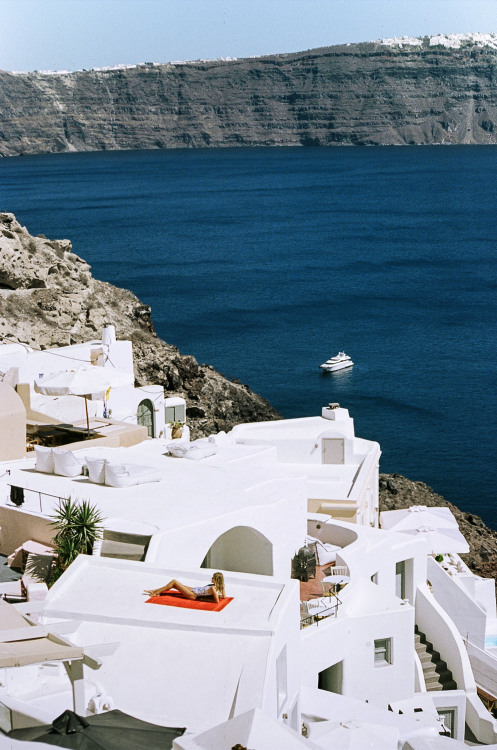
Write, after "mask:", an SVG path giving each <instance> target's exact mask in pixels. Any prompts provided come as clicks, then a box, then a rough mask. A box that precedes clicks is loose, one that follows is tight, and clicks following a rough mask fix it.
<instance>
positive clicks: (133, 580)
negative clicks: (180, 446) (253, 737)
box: [43, 555, 299, 637]
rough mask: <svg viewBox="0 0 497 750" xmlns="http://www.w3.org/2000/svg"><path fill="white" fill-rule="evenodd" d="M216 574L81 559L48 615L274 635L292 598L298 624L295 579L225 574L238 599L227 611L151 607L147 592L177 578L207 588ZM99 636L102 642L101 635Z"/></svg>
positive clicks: (52, 594) (61, 583) (51, 599)
mask: <svg viewBox="0 0 497 750" xmlns="http://www.w3.org/2000/svg"><path fill="white" fill-rule="evenodd" d="M212 572H213V571H210V570H207V569H205V568H204V569H199V570H194V571H191V570H177V569H174V568H159V567H156V566H152V565H148V564H143V563H138V562H134V561H125V560H111V559H107V558H99V557H94V556H92V557H89V556H88V555H79V556H78V558H77V559H76V561H75V562H74V563H73V564H72V565H71V566H70V568H68V570H67V571H66V573H64V575H63V576H62V577H61V578H60V579H59V580H58V581H57V582H56V583H55V584H54V586H53V587H52V588H51V589H50V590H49V592H48V595H47V598H46V600H45V602H44V606H43V616H44V617H49V618H51V619H53V618H60V617H62V618H65V619H74V620H88V621H93V622H100V623H103V622H107V623H114V624H119V625H128V626H134V627H138V628H161V629H164V628H166V629H171V630H176V629H178V628H181V630H182V631H187V630H203V631H205V632H213V633H219V632H221V631H226V630H228V631H233V632H235V631H237V632H239V633H242V634H246V635H251V634H256V633H258V634H264V633H266V634H270V633H271V632H273V630H274V627H275V623H276V622H277V619H278V617H279V613H280V609H281V606H282V602H283V599H285V598H287V597H290V596H291V597H292V599H293V602H294V608H295V623H296V624H297V625H298V622H299V615H298V593H296V592H298V586H299V582H298V581H296V580H293V579H288V580H287V581H285V582H281V581H275V579H274V578H269V577H267V576H251V575H249V574H246V573H228V572H225V574H224V576H225V586H226V595H227V596H228V597H230V598H231V597H233V601H231V602H230V603H229V604H228V605H227V606H226V607H225V608H224V609H223V610H222V611H221V612H211V611H203V610H197V609H184V608H182V607H170V606H166V605H158V604H145V603H146V601H147V599H148V598H149V596H148V594H145V593H144V590H145V589H154V588H158V587H160V586H163V585H164V584H165V583H167V582H168V581H170V580H171V579H172V578H176V579H178V580H179V581H181V582H182V583H185V584H186V585H187V586H203V585H205V584H206V583H209V582H210V580H211V576H212ZM292 592H293V593H292ZM281 597H283V599H282V598H281ZM95 632H96V635H97V637H98V631H95Z"/></svg>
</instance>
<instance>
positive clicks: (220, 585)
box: [212, 573, 226, 599]
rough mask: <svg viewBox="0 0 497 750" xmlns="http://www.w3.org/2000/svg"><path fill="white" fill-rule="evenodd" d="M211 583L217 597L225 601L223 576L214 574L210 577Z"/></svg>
mask: <svg viewBox="0 0 497 750" xmlns="http://www.w3.org/2000/svg"><path fill="white" fill-rule="evenodd" d="M212 583H213V584H214V588H215V589H216V591H217V595H218V596H219V598H220V599H226V592H225V590H224V576H223V574H222V573H214V575H213V576H212Z"/></svg>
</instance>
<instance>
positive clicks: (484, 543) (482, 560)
mask: <svg viewBox="0 0 497 750" xmlns="http://www.w3.org/2000/svg"><path fill="white" fill-rule="evenodd" d="M410 505H426V506H427V507H434V506H437V505H438V506H440V505H441V506H445V507H447V508H449V509H450V510H451V511H452V513H453V514H454V516H455V518H456V520H457V522H458V524H459V529H460V531H461V533H462V534H463V536H464V537H465V538H466V540H467V542H468V544H469V547H470V551H469V553H468V554H467V555H461V558H462V559H463V560H464V561H465V563H466V564H467V565H468V567H469V568H471V570H472V571H473V573H476V574H477V575H480V576H482V577H483V578H495V579H497V531H495V530H494V529H491V528H489V527H488V526H486V525H485V523H484V522H483V521H482V519H481V518H480V516H477V515H475V514H474V513H469V512H466V511H464V510H461V509H460V508H458V507H457V506H456V505H453V503H450V502H449V501H448V500H445V498H443V497H442V496H441V495H438V494H437V493H436V492H434V490H432V488H431V487H429V486H428V485H427V484H425V483H424V482H415V481H412V480H411V479H407V478H406V477H404V476H402V475H401V474H380V512H381V511H382V510H399V509H400V508H408V507H409V506H410Z"/></svg>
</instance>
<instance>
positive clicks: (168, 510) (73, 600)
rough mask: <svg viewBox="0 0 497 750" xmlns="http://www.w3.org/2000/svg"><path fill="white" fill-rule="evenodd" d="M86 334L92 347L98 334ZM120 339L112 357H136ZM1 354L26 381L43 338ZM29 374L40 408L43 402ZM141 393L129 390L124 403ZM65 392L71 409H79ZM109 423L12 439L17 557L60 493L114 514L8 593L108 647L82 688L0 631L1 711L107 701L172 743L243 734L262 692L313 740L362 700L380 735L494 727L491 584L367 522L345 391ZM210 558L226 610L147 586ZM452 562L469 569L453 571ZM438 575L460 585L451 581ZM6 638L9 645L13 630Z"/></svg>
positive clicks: (7, 497)
mask: <svg viewBox="0 0 497 750" xmlns="http://www.w3.org/2000/svg"><path fill="white" fill-rule="evenodd" d="M121 343H123V342H116V343H115V344H112V346H116V345H117V344H121ZM88 347H89V348H88V351H87V354H88V355H89V356H90V361H91V356H92V349H96V350H98V349H99V348H100V347H102V342H100V345H98V344H95V343H92V344H91V345H88ZM102 348H103V347H102ZM70 349H73V348H72V347H70ZM125 349H126V347H124V346H123V347H122V354H123V357H122V359H121V360H120V366H121V367H124V368H125V367H128V368H129V366H130V359H129V355H128V353H126V351H125ZM114 351H115V353H116V357H117V352H119V351H120V349H119V347H117V348H116V349H115V350H114ZM17 353H19V352H11V353H10V354H9V355H8V357H11V356H13V355H14V354H17ZM59 353H60V352H59ZM80 353H81V352H80V351H79V350H78V352H75V351H73V352H72V355H73V358H76V354H78V357H79V355H80ZM28 354H29V353H28ZM66 354H67V352H66ZM52 355H53V356H54V357H57V356H58V353H57V352H52V353H51V355H50V356H52ZM40 356H41V355H40ZM100 356H101V353H97V355H96V361H97V363H98V358H99V357H100ZM8 357H7V358H6V359H4V368H5V363H8V362H10V365H9V367H8V368H7V370H5V369H4V372H6V379H9V378H10V379H12V378H17V380H18V386H20V387H18V389H19V390H20V391H22V390H23V388H22V383H23V382H24V383H31V382H32V381H31V380H30V378H31V377H32V379H33V381H34V380H35V379H36V375H37V374H38V375H39V372H38V373H37V369H38V370H39V367H38V368H37V367H36V366H35V365H34V362H35V361H36V360H37V357H33V358H32V359H31V360H30V357H29V356H26V357H24V354H21V364H17V365H16V364H14V363H13V362H14V360H13V359H10V360H9V359H8ZM126 358H127V359H126ZM24 360H26V361H24ZM112 360H113V362H114V361H117V360H116V359H115V357H114V355H113V357H112ZM39 361H42V362H46V361H48V360H45V359H44V358H42V359H41V360H39ZM1 362H2V356H1V351H0V363H1ZM28 362H30V365H29V368H28V364H27V363H28ZM97 366H98V364H97ZM23 367H24V368H25V369H24V370H23V369H22V368H23ZM16 368H17V374H16V373H15V370H16ZM0 369H3V368H2V366H1V364H0ZM11 382H12V380H11ZM29 388H30V395H31V397H32V398H33V399H34V403H35V404H36V407H37V409H36V415H37V420H38V423H40V422H41V420H42V416H43V412H42V407H43V408H45V409H46V408H47V407H46V405H47V403H49V402H42V401H41V400H37V397H36V396H35V394H34V392H33V391H32V390H31V386H29ZM25 390H26V388H25ZM116 390H117V389H116ZM12 394H13V395H12ZM141 395H142V394H140V393H135V391H134V390H132V391H130V393H129V396H130V399H131V401H130V403H131V404H132V405H133V404H135V403H136V401H137V399H139V398H140V397H141ZM111 397H112V393H111ZM74 398H75V397H73V400H74ZM0 399H2V403H3V404H4V405H5V409H4V413H3V415H2V414H0V421H1V422H2V425H4V426H5V428H6V430H7V432H8V434H12V435H14V434H17V433H19V434H21V433H22V430H23V429H25V427H26V424H25V422H24V423H23V424H20V423H21V422H22V420H23V419H24V420H25V406H24V405H23V403H22V402H21V400H20V398H19V397H18V396H17V395H16V394H15V393H14V391H12V390H11V389H10V388H9V387H8V386H7V385H5V383H4V385H3V386H2V390H1V391H0ZM26 400H27V399H26V393H24V403H26ZM80 400H81V399H80ZM124 404H125V393H124V392H123V393H122V402H121V401H120V400H119V399H118V398H117V394H116V400H115V401H114V402H113V406H112V407H111V408H112V409H113V414H112V416H113V417H114V416H115V413H116V412H115V411H114V410H116V411H117V412H118V413H119V414H120V413H121V412H119V409H120V408H121V406H122V409H123V412H122V413H124V412H126V413H128V414H129V413H130V412H132V411H133V410H134V408H135V406H134V405H133V406H132V407H130V408H129V409H128V410H126V409H125V406H124ZM95 405H96V406H97V408H100V405H98V404H95ZM28 408H29V409H31V410H32V413H35V409H33V406H32V405H31V403H30V405H29V406H28ZM70 408H71V409H72V408H73V407H72V406H70ZM107 408H109V406H108V404H107ZM23 409H24V411H23ZM57 409H58V410H59V416H60V417H63V418H64V420H65V421H66V422H69V421H70V416H69V414H70V413H72V412H68V413H67V416H66V412H65V411H64V410H63V404H62V405H61V404H58V406H57ZM102 409H103V405H102ZM38 410H39V411H38ZM99 419H101V420H102V421H103V422H105V421H106V420H105V418H104V417H103V413H102V416H98V415H97V413H95V415H94V416H92V420H96V421H98V420H99ZM54 421H55V420H54ZM107 422H108V424H107V426H109V427H114V428H115V430H114V432H113V431H112V430H110V431H108V433H107V434H105V433H104V434H103V435H102V434H101V433H99V432H98V429H95V430H94V436H93V438H92V439H90V440H79V439H78V442H77V443H75V444H74V443H73V444H66V445H65V446H62V447H59V448H54V449H52V448H50V446H45V449H43V446H41V449H40V447H38V446H35V450H33V451H29V452H27V453H26V452H24V451H22V450H21V448H20V447H19V446H20V443H19V442H17V443H16V445H17V446H18V447H17V451H18V454H19V455H11V454H9V455H8V456H7V458H8V460H6V461H4V462H3V464H2V465H1V466H0V469H2V470H3V476H2V477H1V478H0V479H1V484H0V553H2V554H4V555H11V554H14V555H15V554H16V550H19V551H18V553H17V556H18V559H20V557H22V549H23V547H24V550H25V553H26V554H25V555H24V557H26V556H27V555H28V553H29V552H30V551H31V552H33V551H38V552H39V548H38V547H36V545H34V546H33V543H34V542H36V543H38V544H39V545H45V547H47V546H49V545H50V544H51V541H52V536H53V530H52V527H51V525H50V520H51V515H52V514H53V512H54V510H55V509H56V508H57V506H58V504H59V502H60V500H61V499H64V498H71V499H72V500H73V501H81V500H88V501H89V502H90V503H91V504H93V505H96V506H97V507H98V508H99V510H100V511H101V513H102V515H103V516H104V519H105V520H104V534H103V539H102V541H101V543H99V544H97V545H96V547H95V549H94V552H93V555H92V556H91V557H88V556H82V555H80V556H79V557H78V559H77V560H76V561H75V562H74V563H73V564H72V565H71V566H70V567H69V568H68V570H67V571H66V572H65V573H64V575H63V576H62V577H61V578H60V579H59V581H57V583H56V584H55V585H54V586H53V587H52V588H51V589H50V590H49V591H48V593H47V591H46V588H44V587H43V584H37V585H33V583H32V582H31V581H30V580H27V589H28V592H27V593H28V596H27V600H26V601H24V602H22V603H20V604H17V605H12V606H16V607H17V609H18V611H19V612H22V613H30V614H31V617H32V618H34V619H35V621H36V622H38V623H39V624H40V625H42V626H43V627H44V628H49V629H50V628H58V629H59V631H60V629H61V628H62V629H65V632H66V633H68V635H67V636H66V638H67V640H68V642H69V644H71V645H72V646H73V647H79V648H80V649H82V650H83V652H84V653H88V654H90V653H93V652H95V653H97V652H98V653H100V654H102V656H101V659H99V660H98V663H97V662H96V661H95V660H93V662H92V666H93V669H88V668H87V667H85V668H84V683H83V682H82V681H81V680H80V681H79V682H78V683H77V690H76V688H75V686H74V685H75V683H71V681H70V679H69V677H68V675H67V673H66V671H65V670H64V668H63V667H62V666H61V664H59V665H57V664H54V663H53V662H51V661H50V660H49V661H45V660H43V659H41V660H40V661H39V662H37V663H34V664H26V665H25V666H19V667H12V666H1V665H2V661H1V652H2V649H1V644H0V709H1V710H0V722H1V723H0V726H1V728H2V729H4V730H6V729H8V728H10V727H11V726H21V725H23V724H29V723H36V722H38V723H50V722H51V721H52V720H53V719H54V718H55V717H56V716H57V715H58V714H59V713H61V712H62V710H64V709H65V708H69V707H71V706H72V705H73V702H74V703H75V705H76V707H77V709H78V711H79V712H80V713H81V712H82V713H85V712H87V711H97V712H98V711H100V710H105V709H106V708H109V707H111V706H116V707H117V708H119V709H121V710H124V711H126V712H128V713H131V714H133V715H136V716H138V717H139V718H142V719H144V720H147V721H151V722H154V723H158V724H162V725H171V726H185V727H186V729H187V734H186V735H185V736H184V738H181V739H180V740H178V741H177V743H176V745H175V746H176V747H177V748H178V750H179V749H180V748H185V749H186V748H190V747H211V746H212V744H211V745H209V744H202V743H205V742H207V743H208V742H212V741H214V740H213V739H212V737H219V736H220V735H223V736H225V737H226V738H228V737H230V736H231V735H230V732H229V731H227V730H225V729H223V730H221V729H220V730H219V733H218V734H216V732H217V730H215V729H213V728H214V727H215V726H216V725H223V726H224V725H225V723H226V722H230V721H231V720H235V721H238V723H237V724H236V725H234V726H236V727H238V729H239V731H242V727H245V729H243V731H246V732H247V733H248V732H249V729H248V727H249V725H250V726H253V723H254V722H255V723H257V721H258V720H257V718H256V717H257V714H254V713H253V712H254V710H255V711H262V712H263V714H264V715H265V716H266V717H268V721H275V722H279V723H281V724H282V725H284V726H285V727H286V728H287V730H288V731H293V732H294V734H292V735H291V736H292V737H293V738H294V739H295V742H297V741H300V742H302V743H304V745H305V744H306V743H307V745H308V746H309V747H331V746H333V745H332V744H331V742H332V733H333V731H335V730H337V727H335V726H332V725H334V724H336V723H337V722H338V723H340V722H342V727H341V728H342V730H343V729H344V728H345V726H344V725H345V724H347V722H348V724H347V727H346V728H348V729H349V730H352V728H355V730H357V732H358V731H359V729H360V727H357V726H356V725H357V723H358V722H359V723H361V721H362V723H364V717H367V722H368V723H375V724H378V725H379V726H380V729H381V727H383V730H382V731H383V735H381V732H380V735H381V736H382V737H383V740H382V741H383V746H382V747H383V750H386V749H387V748H388V747H390V746H392V747H405V748H406V750H407V748H408V747H416V741H421V740H419V738H420V737H421V738H424V739H425V740H427V739H430V738H431V739H430V742H433V741H435V742H436V741H437V737H438V734H439V732H440V731H441V730H443V729H444V725H445V726H446V727H448V728H449V730H450V733H451V735H452V736H453V737H455V738H457V739H459V740H462V739H463V738H464V733H465V727H466V726H467V727H469V728H470V730H471V731H472V732H473V734H474V735H475V736H476V738H478V739H479V740H480V741H482V742H486V743H490V742H495V741H496V739H497V731H496V729H497V724H496V722H495V720H494V719H493V718H492V716H491V714H490V713H489V712H488V711H487V710H486V709H485V707H484V706H483V704H482V703H481V701H480V699H479V697H478V695H477V687H480V688H481V687H482V679H483V678H481V677H480V676H478V686H477V683H476V681H475V675H474V672H473V670H472V666H473V667H474V666H475V665H476V663H477V661H476V656H475V654H476V652H475V651H474V649H480V652H481V653H483V657H484V658H486V659H487V661H486V662H485V664H486V667H484V668H482V669H483V672H485V670H486V672H487V673H490V674H492V670H491V666H492V662H491V661H489V660H488V659H489V658H490V657H491V656H492V654H491V653H490V652H489V650H488V649H487V650H485V649H486V647H485V637H488V635H489V632H490V630H491V628H492V627H493V625H495V624H497V621H496V620H495V606H494V609H493V610H492V607H491V602H490V599H491V597H489V596H488V591H487V588H488V586H487V585H486V584H485V583H483V584H480V582H479V580H478V579H477V577H475V576H472V574H470V573H469V571H467V570H464V568H463V567H461V569H460V570H459V571H456V570H454V571H453V572H452V574H450V571H447V570H444V569H443V567H442V566H441V565H439V563H437V562H435V560H434V558H433V557H432V556H430V555H428V554H427V553H428V551H429V550H428V549H427V546H426V543H425V542H424V541H423V540H422V539H421V538H420V537H419V536H416V535H407V534H402V533H399V532H395V531H385V530H382V529H379V528H377V526H378V462H379V456H380V449H379V446H378V444H377V443H374V442H371V441H366V440H362V439H360V438H357V437H356V436H355V433H354V426H353V421H352V419H351V418H350V417H349V414H348V412H347V410H346V409H341V408H340V407H338V405H330V407H326V408H325V409H323V412H322V415H321V416H320V417H313V418H308V419H301V420H298V419H295V420H286V421H279V422H270V423H261V424H248V425H239V426H238V427H236V428H235V429H234V430H233V431H232V432H231V433H229V434H228V435H225V434H224V433H220V434H219V435H216V436H212V437H211V438H209V439H203V440H199V441H194V442H193V443H190V442H188V440H185V438H183V439H182V440H180V441H177V440H175V441H172V442H170V441H169V440H167V439H165V438H161V439H150V438H149V437H148V435H147V430H146V429H145V427H144V426H142V427H137V426H136V424H135V425H134V426H133V425H131V424H129V425H128V427H127V429H128V430H130V431H131V432H126V430H124V432H121V431H120V430H122V429H123V428H122V427H121V426H120V423H118V422H116V421H115V420H114V419H111V420H107ZM66 427H67V425H66ZM69 427H70V425H69ZM83 431H84V430H83ZM78 435H79V437H83V436H82V435H81V434H80V433H78ZM99 435H100V436H99ZM112 435H114V438H112ZM116 435H118V436H120V437H116ZM111 438H112V439H111ZM3 449H4V450H6V447H5V446H4V448H3ZM4 457H5V456H4ZM309 551H310V552H311V553H314V552H315V553H317V566H316V568H315V570H314V568H313V565H312V563H311V562H310V560H309V557H310V553H309ZM45 554H46V553H45ZM31 559H33V558H31ZM448 559H449V558H445V560H448ZM451 559H452V560H453V561H454V565H456V564H457V562H458V558H457V556H452V558H451ZM312 560H314V557H313V558H312ZM302 563H306V564H308V567H306V566H305V565H304V566H303V567H302ZM444 564H445V563H444ZM299 565H300V567H298V566H299ZM461 565H462V563H461ZM28 567H29V566H28ZM215 570H222V571H224V574H225V581H226V591H227V596H228V597H229V601H226V602H224V603H223V604H224V606H223V608H222V609H219V611H212V610H208V609H205V608H199V606H197V604H198V603H197V602H193V603H192V602H190V603H188V602H187V601H186V600H183V606H181V607H179V606H176V604H177V602H176V604H175V603H174V602H173V603H171V601H170V600H169V603H168V604H164V603H161V604H157V603H153V602H147V599H148V597H147V595H145V594H144V589H149V588H156V587H159V586H161V585H163V584H164V583H166V582H167V581H168V580H170V579H171V578H176V579H178V580H180V581H182V582H184V583H185V584H187V585H190V586H197V585H202V584H205V583H206V582H208V581H210V577H211V575H212V572H213V571H215ZM456 572H457V574H458V575H460V576H466V579H467V580H466V582H465V584H464V587H463V588H461V584H460V583H459V582H457V581H456V578H457V576H456ZM292 574H293V576H295V575H296V574H298V575H299V576H300V578H301V579H302V580H297V578H295V577H292ZM330 575H331V576H333V575H335V579H333V578H331V580H330V581H329V582H326V580H323V579H326V578H327V577H328V576H330ZM444 575H447V576H448V577H449V578H450V579H451V581H452V583H453V584H454V585H456V586H457V589H455V588H453V589H450V592H452V593H449V586H450V584H449V583H448V582H447V581H444V579H443V576H444ZM306 579H308V580H306ZM427 580H428V581H429V584H428V583H427ZM338 581H341V586H340V587H337V586H336V583H337V582H338ZM16 585H17V584H6V586H7V587H9V586H10V587H11V589H10V590H12V587H13V586H16ZM40 586H41V589H40ZM492 601H494V600H492ZM461 603H463V604H464V607H466V608H467V610H466V611H467V614H466V615H463V614H461V612H459V604H461ZM448 613H449V614H448ZM466 627H467V628H468V630H467V633H464V632H462V630H461V629H462V628H466ZM415 631H417V645H415ZM494 632H496V633H497V627H495V631H494ZM482 634H483V635H482ZM6 637H8V638H11V639H13V640H11V641H10V643H12V642H13V643H14V644H15V643H16V639H17V637H18V636H17V635H16V633H13V632H10V631H9V633H8V636H6ZM23 637H24V638H25V637H26V635H25V633H24V636H23ZM463 637H464V638H466V639H467V641H468V642H467V643H465V641H464V639H463ZM0 638H1V633H0ZM482 638H483V641H482ZM427 644H428V645H427ZM428 647H429V648H428ZM430 649H431V650H430ZM472 649H473V650H472ZM92 650H93V651H92ZM434 652H439V653H438V657H439V658H438V662H437V667H436V669H437V670H439V671H437V672H436V678H435V680H434V681H433V677H432V676H430V677H429V676H428V675H431V673H430V671H429V669H428V662H429V663H430V664H431V663H432V662H433V658H432V657H433V656H434ZM478 653H479V652H478ZM481 653H480V655H479V658H480V662H482V658H483V657H481ZM484 658H483V661H484ZM480 662H478V663H480ZM496 662H497V660H496ZM489 665H490V666H489ZM494 674H495V675H497V669H496V670H495V672H494ZM438 677H440V681H438ZM442 688H444V689H442ZM487 691H488V692H490V690H489V686H488V684H487ZM389 707H390V708H391V709H392V710H391V711H388V710H387V709H388V708H389ZM361 711H362V716H363V718H362V719H361ZM251 712H252V713H251ZM354 712H355V713H354ZM399 712H401V713H399ZM242 716H243V717H245V718H244V719H243V721H242V720H241V718H239V717H242ZM352 717H353V722H351V719H352ZM360 719H361V721H359V720H360ZM375 719H376V721H375ZM442 720H443V722H444V724H442ZM243 722H245V723H243ZM247 722H248V723H247ZM354 722H355V724H354ZM211 730H212V732H213V733H214V734H213V735H211V734H209V732H211ZM302 732H303V734H302ZM223 733H224V734H223ZM247 736H249V734H247ZM288 736H290V735H288ZM209 737H211V739H210V740H209V739H208V738H209ZM299 737H300V740H299ZM304 737H307V739H304ZM195 738H196V739H195ZM216 741H218V740H216ZM226 742H227V739H226ZM408 742H409V744H407V743H408ZM195 743H197V744H195ZM445 745H446V746H447V747H450V742H449V741H448V740H446V742H445ZM0 746H1V745H0ZM379 746H381V745H379ZM418 746H419V747H422V745H418ZM424 746H425V747H426V746H427V745H424ZM430 746H433V747H436V746H437V745H436V744H433V745H430ZM216 747H219V748H221V750H223V749H224V747H226V748H228V745H227V744H224V745H222V744H219V745H216ZM229 748H231V745H230V746H229Z"/></svg>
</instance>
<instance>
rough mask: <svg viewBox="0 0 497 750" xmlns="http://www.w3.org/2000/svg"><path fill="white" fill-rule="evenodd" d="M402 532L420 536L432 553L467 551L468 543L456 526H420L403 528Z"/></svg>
mask: <svg viewBox="0 0 497 750" xmlns="http://www.w3.org/2000/svg"><path fill="white" fill-rule="evenodd" d="M402 533H403V534H411V535H415V536H418V537H421V538H422V539H424V540H425V542H426V543H427V544H428V548H429V552H430V553H431V554H432V555H438V554H445V553H447V552H455V553H459V552H462V553H466V552H469V544H468V543H467V541H466V539H465V538H464V537H463V535H462V534H461V532H460V531H459V529H458V528H456V527H454V528H448V529H435V528H433V526H420V527H419V528H417V529H404V531H402Z"/></svg>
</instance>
